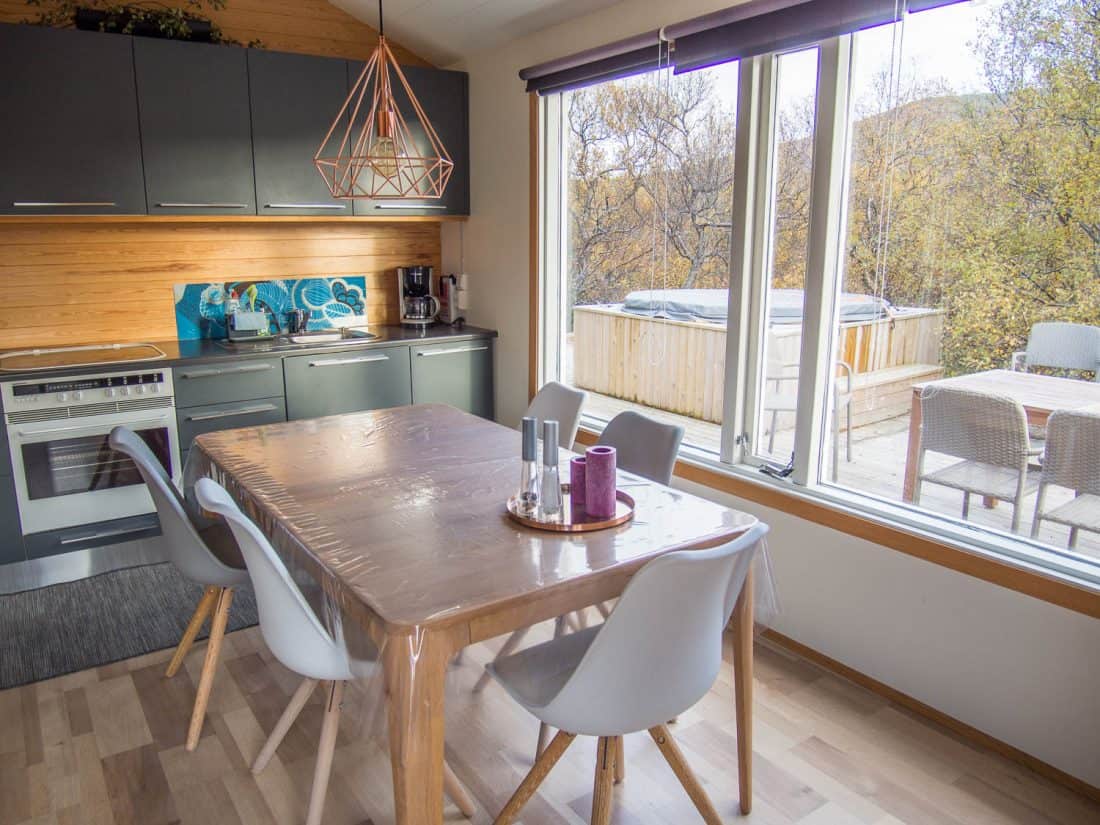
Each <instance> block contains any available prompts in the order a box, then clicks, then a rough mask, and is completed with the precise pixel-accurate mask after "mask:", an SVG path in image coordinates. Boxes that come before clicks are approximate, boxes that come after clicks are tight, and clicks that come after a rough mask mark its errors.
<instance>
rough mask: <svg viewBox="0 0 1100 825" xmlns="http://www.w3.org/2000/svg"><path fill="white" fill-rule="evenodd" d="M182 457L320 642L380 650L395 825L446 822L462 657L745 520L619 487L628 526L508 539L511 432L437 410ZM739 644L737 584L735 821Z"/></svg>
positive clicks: (221, 440) (278, 434)
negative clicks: (287, 585)
mask: <svg viewBox="0 0 1100 825" xmlns="http://www.w3.org/2000/svg"><path fill="white" fill-rule="evenodd" d="M191 452H192V454H196V453H197V456H195V457H194V458H193V459H192V462H193V464H194V466H192V467H189V471H188V475H189V476H190V477H191V478H195V477H197V476H198V475H199V474H202V475H209V476H210V477H212V478H214V479H216V480H217V481H219V482H220V483H222V484H223V486H225V487H226V489H227V490H229V492H230V494H231V495H232V496H233V497H234V498H235V499H236V500H237V501H238V502H239V503H240V505H241V506H242V509H244V511H245V512H246V513H248V515H249V516H250V517H251V518H253V519H254V520H255V521H256V522H257V524H258V525H259V526H260V528H261V529H262V530H263V531H264V532H265V534H266V535H268V536H269V537H270V538H271V540H272V544H273V545H274V546H275V547H276V549H277V551H278V552H279V554H280V556H281V557H282V558H283V560H284V561H285V562H286V563H287V565H288V567H289V568H290V569H291V572H292V574H293V575H294V576H295V578H296V579H300V577H301V576H302V575H308V576H309V577H311V580H312V581H315V582H317V583H319V584H320V586H321V589H322V591H323V597H322V603H323V606H324V609H322V610H321V611H319V618H321V620H322V621H323V622H325V624H326V625H327V629H328V630H329V632H330V633H332V634H333V635H334V637H336V638H341V639H344V640H345V643H346V644H347V645H348V646H349V649H354V648H355V647H356V646H357V645H359V644H362V643H372V644H373V645H374V646H375V647H376V648H377V649H378V652H379V654H380V656H381V659H382V662H383V673H384V676H383V678H384V687H385V696H386V706H387V714H388V720H389V723H388V730H389V748H390V758H391V762H392V771H393V781H394V796H395V812H396V817H397V822H398V823H400V825H439V823H441V822H442V818H443V770H444V768H443V747H444V745H443V740H444V712H443V704H444V694H445V690H444V686H445V682H446V678H445V677H446V670H447V666H448V663H449V662H450V660H451V659H452V657H453V656H454V655H455V654H456V653H457V652H458V651H460V650H462V648H464V647H465V646H467V645H470V644H473V643H475V642H480V641H483V640H485V639H491V638H494V637H496V636H500V635H502V634H505V633H509V632H511V631H515V630H518V629H520V628H523V627H527V626H529V625H531V624H534V623H536V622H541V621H544V620H547V619H551V618H555V617H557V616H561V615H563V614H565V613H568V612H570V611H574V610H578V609H582V608H584V607H587V606H590V605H594V604H597V603H600V602H603V601H605V600H608V599H614V598H616V597H617V596H619V595H620V594H621V593H622V591H623V589H624V588H625V587H626V585H627V583H628V582H629V581H630V578H631V576H632V575H633V574H634V573H635V572H636V571H637V570H638V569H639V568H641V567H642V566H643V565H644V564H645V563H646V562H647V561H649V560H650V559H652V558H654V557H656V556H659V555H661V554H663V553H666V552H668V551H670V550H678V549H702V548H707V547H714V546H717V545H720V544H723V543H725V542H728V541H730V540H731V539H733V538H736V537H737V536H738V535H740V534H741V533H742V532H743V531H744V530H746V529H748V528H749V527H750V526H752V525H753V524H754V523H755V521H756V519H755V518H754V517H753V516H751V515H749V514H748V513H742V512H738V511H736V510H731V509H729V508H727V507H722V506H720V505H718V504H715V503H713V502H710V501H706V500H704V499H701V498H697V497H696V496H692V495H688V494H686V493H682V492H680V491H677V490H674V489H672V488H669V487H665V486H663V485H660V484H654V483H652V482H648V481H645V480H644V479H641V478H639V477H636V476H629V475H627V474H624V477H623V478H622V479H620V483H622V482H624V481H625V482H628V483H629V490H630V494H631V495H632V496H633V497H634V499H635V500H636V502H637V506H636V511H637V516H636V518H635V519H634V521H633V522H629V523H627V524H625V525H623V526H621V527H617V528H613V529H609V530H603V531H599V532H592V533H585V534H570V533H553V532H546V531H541V530H532V529H528V528H525V527H521V526H520V525H518V524H515V523H514V522H512V521H511V520H510V519H509V518H508V517H507V515H506V513H505V509H504V505H505V501H506V500H507V498H508V497H509V495H511V494H512V493H513V492H514V491H515V487H516V485H517V483H518V481H519V475H520V462H519V456H520V436H519V433H518V432H516V431H514V430H511V429H508V428H506V427H503V426H501V425H499V424H494V423H492V422H490V421H486V420H484V419H481V418H477V417H475V416H473V415H469V414H467V413H464V412H460V411H459V410H456V409H454V408H452V407H447V406H441V405H425V406H412V407H398V408H395V409H389V410H377V411H373V412H365V413H354V414H350V415H340V416H331V417H327V418H319V419H311V420H304V421H293V422H289V423H285V424H273V425H269V426H264V427H253V428H247V429H240V430H232V431H227V432H219V433H210V434H206V435H202V436H200V437H198V438H197V439H196V440H195V444H194V448H193V449H192V451H191ZM566 455H568V453H566V451H563V456H562V457H563V459H564V458H565V456H566ZM752 631H753V584H752V582H751V581H750V582H748V583H747V584H746V585H745V587H744V588H743V589H742V592H741V594H740V596H739V598H738V601H737V607H736V608H735V611H734V618H733V632H734V662H735V669H734V683H735V688H736V706H737V712H736V720H737V748H738V762H739V765H740V773H739V777H738V779H739V784H740V793H741V805H742V808H743V809H745V810H746V811H747V810H748V808H749V806H750V804H751V773H750V771H751V762H750V759H751V754H752V730H751V708H752ZM533 746H534V742H532V747H533Z"/></svg>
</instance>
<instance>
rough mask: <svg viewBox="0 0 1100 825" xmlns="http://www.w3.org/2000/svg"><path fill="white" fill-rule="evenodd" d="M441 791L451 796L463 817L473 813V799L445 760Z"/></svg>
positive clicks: (468, 816) (474, 810) (470, 815)
mask: <svg viewBox="0 0 1100 825" xmlns="http://www.w3.org/2000/svg"><path fill="white" fill-rule="evenodd" d="M443 791H444V792H445V793H446V794H447V796H449V797H450V798H451V801H452V802H454V803H455V806H456V807H457V808H458V809H459V810H460V811H461V812H462V815H463V816H464V817H466V818H467V819H470V818H471V817H472V816H473V815H474V813H475V812H476V810H477V809H476V808H475V807H474V801H473V800H472V799H470V794H469V792H467V790H466V786H465V785H463V784H462V782H461V781H460V780H459V778H458V777H457V776H455V772H454V770H452V768H451V766H450V765H449V764H447V762H446V760H444V762H443Z"/></svg>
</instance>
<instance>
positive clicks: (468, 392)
mask: <svg viewBox="0 0 1100 825" xmlns="http://www.w3.org/2000/svg"><path fill="white" fill-rule="evenodd" d="M412 394H413V403H414V404H450V405H451V406H452V407H458V408H459V409H460V410H466V412H471V413H473V414H474V415H480V416H481V417H482V418H489V419H491V418H492V417H493V344H492V341H491V340H489V339H482V340H475V341H459V342H450V343H442V344H426V345H422V346H414V347H412Z"/></svg>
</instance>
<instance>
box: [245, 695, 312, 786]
mask: <svg viewBox="0 0 1100 825" xmlns="http://www.w3.org/2000/svg"><path fill="white" fill-rule="evenodd" d="M315 687H317V680H316V679H303V680H302V683H301V684H300V685H298V689H297V690H296V691H294V695H293V696H292V697H291V698H290V704H288V705H287V706H286V710H284V711H283V715H282V716H280V717H279V721H278V722H277V723H276V724H275V729H274V730H273V731H271V736H269V737H268V738H267V742H265V743H264V746H263V749H262V750H261V751H260V753H259V755H258V756H257V757H256V761H255V762H253V763H252V773H259V772H260V771H262V770H263V769H264V768H266V767H267V763H268V762H270V761H271V757H272V756H274V755H275V751H276V750H278V748H279V745H281V744H282V743H283V739H285V738H286V735H287V732H288V731H290V727H291V725H293V724H294V722H295V720H296V719H297V718H298V714H300V713H301V712H302V708H304V707H305V706H306V702H308V701H309V697H310V696H311V695H312V694H313V689H314V688H315Z"/></svg>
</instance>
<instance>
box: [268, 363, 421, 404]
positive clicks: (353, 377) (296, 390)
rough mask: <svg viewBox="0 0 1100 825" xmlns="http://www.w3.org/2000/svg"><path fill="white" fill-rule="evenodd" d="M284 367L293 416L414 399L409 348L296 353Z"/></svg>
mask: <svg viewBox="0 0 1100 825" xmlns="http://www.w3.org/2000/svg"><path fill="white" fill-rule="evenodd" d="M283 369H284V372H285V375H286V412H287V418H288V419H290V420H291V421H294V420H296V419H300V418H317V417H319V416H322V415H336V414H338V413H347V412H356V411H358V410H374V409H380V408H383V407H399V406H402V405H404V404H410V403H412V387H411V382H410V376H409V348H408V347H383V348H377V349H368V350H358V351H356V350H352V351H344V352H334V353H331V354H315V355H295V356H292V357H290V358H286V359H284V361H283Z"/></svg>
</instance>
